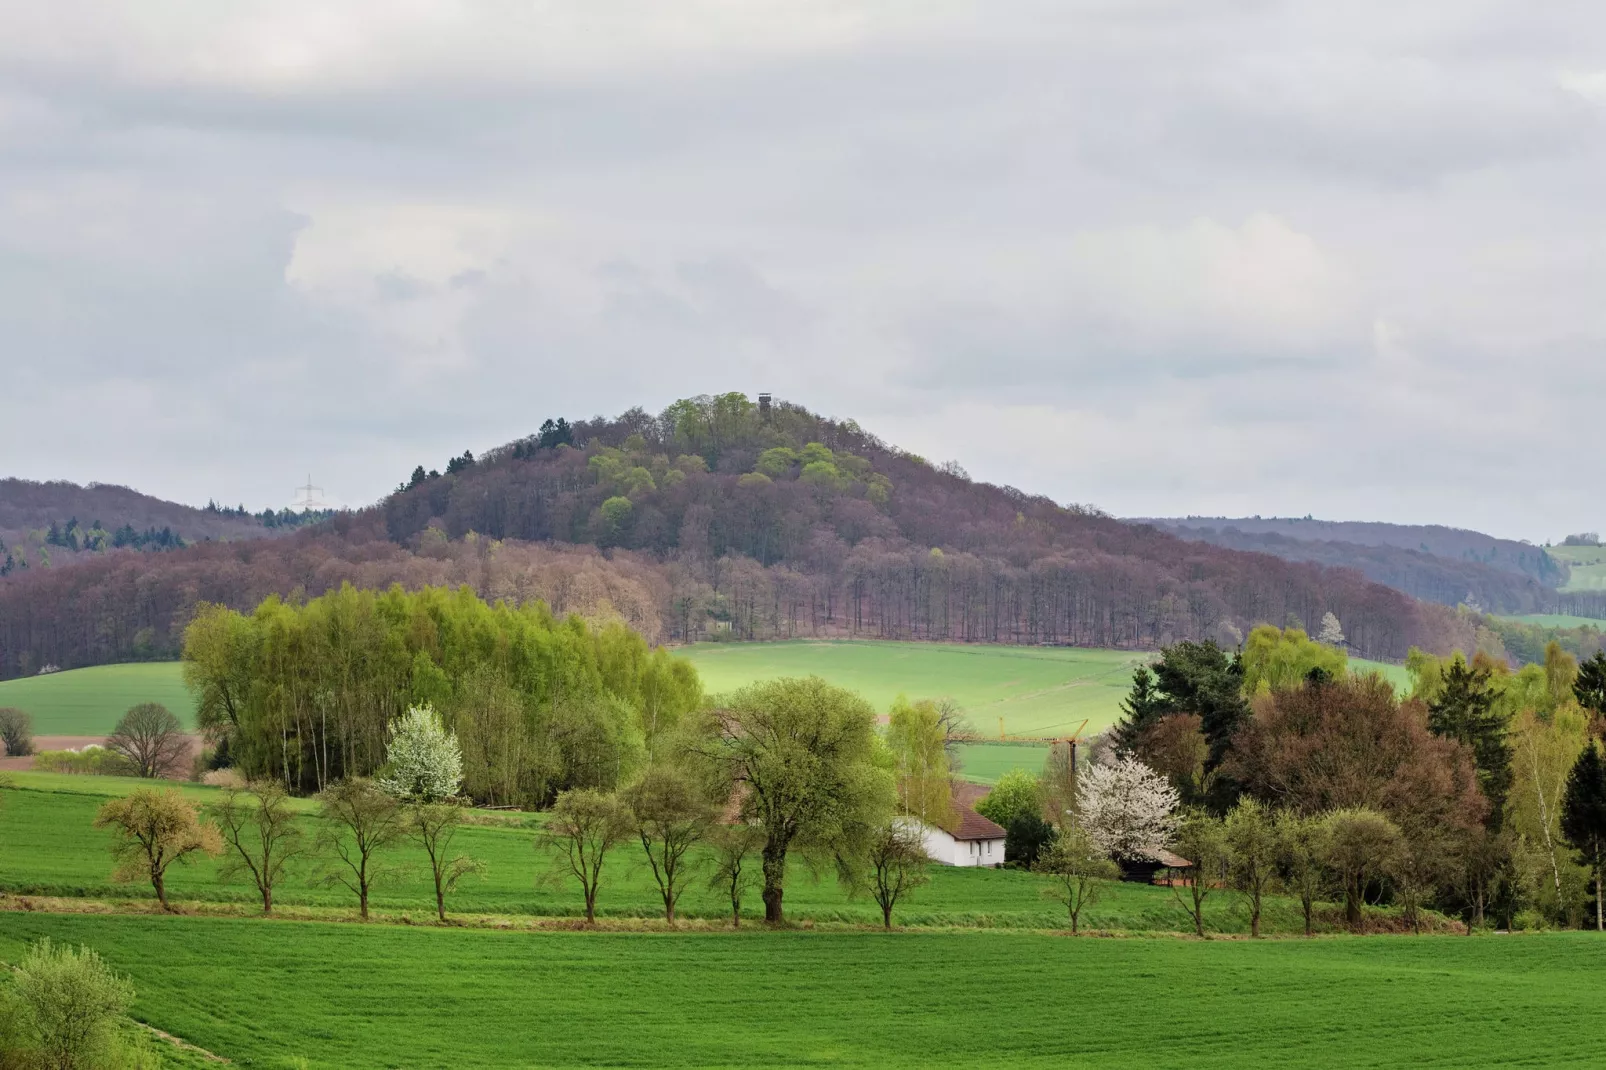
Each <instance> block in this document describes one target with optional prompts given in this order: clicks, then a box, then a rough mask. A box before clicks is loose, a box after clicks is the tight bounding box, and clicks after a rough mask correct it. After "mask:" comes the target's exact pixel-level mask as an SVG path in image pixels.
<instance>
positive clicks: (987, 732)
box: [676, 639, 1153, 736]
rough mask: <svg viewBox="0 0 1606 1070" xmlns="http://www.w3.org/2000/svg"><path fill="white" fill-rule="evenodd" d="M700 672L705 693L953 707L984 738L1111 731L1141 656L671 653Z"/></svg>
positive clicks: (1043, 651)
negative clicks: (832, 691)
mask: <svg viewBox="0 0 1606 1070" xmlns="http://www.w3.org/2000/svg"><path fill="white" fill-rule="evenodd" d="M676 653H677V654H680V655H682V656H684V657H686V658H688V659H690V660H691V662H692V663H693V664H694V665H696V666H697V671H698V673H700V674H701V675H702V678H703V686H704V687H705V688H706V689H707V690H708V691H710V692H714V693H717V692H721V691H729V690H732V689H734V688H737V687H742V686H744V685H746V684H750V683H753V682H755V681H759V680H770V679H774V678H776V677H779V676H811V675H813V676H821V677H824V678H825V679H827V680H829V681H830V682H831V683H833V684H838V685H840V686H842V687H846V688H848V689H850V690H853V691H857V692H858V693H859V694H861V695H863V696H864V697H865V699H867V700H868V701H869V702H870V704H871V705H873V706H875V707H876V708H877V709H879V710H886V709H887V708H889V707H890V706H891V705H892V703H893V700H894V699H896V698H897V697H898V696H899V695H900V694H902V695H907V696H908V697H910V698H951V699H953V700H954V701H955V702H957V703H958V704H959V705H960V706H961V707H963V708H964V710H965V713H966V715H967V716H968V717H969V719H970V721H971V723H972V725H973V726H974V727H975V729H976V731H977V732H978V733H980V734H981V735H982V736H995V735H997V733H998V722H999V718H1003V721H1004V726H1005V728H1006V729H1007V730H1008V731H1009V732H1010V733H1011V734H1019V735H1051V734H1053V733H1055V732H1061V731H1064V732H1069V731H1072V730H1074V729H1075V728H1076V726H1077V725H1079V724H1080V723H1081V722H1082V721H1083V720H1084V719H1085V720H1087V721H1088V722H1089V724H1088V726H1087V730H1088V732H1089V733H1092V732H1097V731H1100V730H1101V729H1104V728H1107V727H1108V726H1110V725H1112V724H1114V723H1115V721H1116V718H1117V717H1118V716H1119V715H1120V710H1119V709H1118V708H1117V707H1118V704H1119V703H1120V701H1121V699H1122V698H1123V697H1124V696H1125V695H1126V692H1127V689H1128V688H1130V687H1131V686H1132V670H1133V669H1134V668H1136V667H1137V666H1139V665H1142V664H1144V663H1146V662H1148V661H1150V660H1152V658H1153V655H1152V654H1149V653H1145V652H1141V651H1126V650H1080V649H1075V648H1070V647H1021V646H970V645H965V644H959V643H898V642H888V641H882V640H866V641H847V640H841V641H838V640H829V641H827V640H803V639H799V640H790V641H786V642H777V643H698V644H695V645H692V646H688V647H682V648H680V649H679V650H677V651H676Z"/></svg>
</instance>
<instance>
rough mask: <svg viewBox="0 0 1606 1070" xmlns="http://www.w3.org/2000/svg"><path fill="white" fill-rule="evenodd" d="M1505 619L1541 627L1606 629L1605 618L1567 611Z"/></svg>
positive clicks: (1530, 614)
mask: <svg viewBox="0 0 1606 1070" xmlns="http://www.w3.org/2000/svg"><path fill="white" fill-rule="evenodd" d="M1505 619H1506V620H1520V621H1522V623H1524V624H1537V625H1539V626H1540V627H1541V628H1597V629H1600V630H1602V631H1606V620H1596V619H1594V618H1593V617H1574V616H1572V615H1570V614H1567V613H1525V614H1523V615H1522V616H1520V617H1506V618H1505Z"/></svg>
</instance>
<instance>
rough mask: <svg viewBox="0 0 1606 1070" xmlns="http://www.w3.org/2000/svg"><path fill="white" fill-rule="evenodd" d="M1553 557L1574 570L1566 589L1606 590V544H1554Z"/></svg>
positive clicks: (1551, 550)
mask: <svg viewBox="0 0 1606 1070" xmlns="http://www.w3.org/2000/svg"><path fill="white" fill-rule="evenodd" d="M1548 552H1549V554H1550V556H1551V557H1554V558H1556V559H1557V560H1558V561H1565V562H1567V564H1568V566H1569V567H1570V568H1571V570H1572V574H1571V575H1570V576H1569V577H1568V580H1567V586H1565V587H1563V588H1562V590H1564V591H1606V546H1552V547H1550V548H1549V550H1548Z"/></svg>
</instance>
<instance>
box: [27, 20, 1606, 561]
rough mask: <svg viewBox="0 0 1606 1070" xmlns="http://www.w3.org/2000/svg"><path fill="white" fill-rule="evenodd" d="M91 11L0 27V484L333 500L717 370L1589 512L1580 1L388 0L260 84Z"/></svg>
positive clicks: (1327, 483) (1605, 170) (1288, 494)
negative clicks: (422, 7) (444, 22)
mask: <svg viewBox="0 0 1606 1070" xmlns="http://www.w3.org/2000/svg"><path fill="white" fill-rule="evenodd" d="M5 6H6V5H5V3H4V0H0V8H4V7H5ZM93 7H94V5H92V4H84V5H74V4H71V3H65V2H64V3H63V4H60V5H53V6H51V7H50V8H49V9H48V10H47V9H43V8H39V7H37V6H34V7H32V8H28V9H20V8H19V9H18V15H19V17H18V18H17V19H16V20H15V28H16V31H17V32H16V34H13V35H11V39H10V40H9V41H8V42H5V43H0V57H3V62H0V338H4V347H5V355H6V358H7V359H6V363H7V365H8V369H7V372H8V374H7V377H6V379H5V381H4V384H3V385H0V472H4V473H6V474H9V473H13V472H14V473H18V474H23V475H32V476H61V477H68V478H75V479H80V480H88V479H116V480H119V481H124V482H129V483H132V484H134V485H137V486H141V487H143V488H146V489H149V490H151V491H153V492H156V493H165V494H169V495H173V496H177V497H181V498H185V499H187V500H191V501H204V500H205V499H206V498H207V497H209V496H223V497H227V498H231V499H233V498H237V497H240V496H242V495H243V496H244V497H245V498H246V500H247V501H248V502H249V503H251V504H258V502H257V499H261V502H260V504H267V503H268V502H269V501H276V502H277V501H282V500H283V499H285V498H287V497H288V492H287V490H285V489H284V486H285V484H287V483H291V484H293V483H294V482H295V481H296V480H297V479H300V478H303V477H304V476H305V474H306V469H307V468H308V467H312V468H313V469H314V475H315V476H316V477H317V479H318V480H319V481H320V482H324V483H326V484H328V485H329V486H330V488H331V490H334V491H337V492H338V493H339V494H340V495H341V497H343V498H344V499H345V500H347V501H353V502H360V501H364V500H369V499H372V498H374V497H376V496H378V495H379V494H382V493H384V492H385V491H386V490H388V489H389V488H390V487H391V486H393V485H394V484H395V482H396V481H397V479H399V478H401V477H402V476H404V475H405V473H406V472H407V471H409V470H410V469H411V467H412V466H413V465H414V464H417V463H419V462H420V461H422V462H425V463H427V464H432V465H436V466H438V465H439V464H440V463H441V462H442V461H443V460H444V458H445V456H447V455H448V454H452V453H458V452H461V450H462V449H464V448H473V449H475V450H476V451H479V450H482V449H484V448H485V447H487V446H489V445H493V444H495V443H497V442H500V441H505V440H506V439H508V438H511V437H513V436H514V435H517V434H522V433H527V432H528V431H529V430H530V429H531V428H533V427H534V426H536V425H537V424H538V423H539V421H540V420H541V419H543V418H545V417H546V416H549V415H557V414H560V413H566V414H568V415H570V416H578V415H584V414H587V413H591V412H596V411H616V410H618V409H622V408H624V407H626V406H628V405H631V404H635V403H642V404H646V405H648V406H649V407H651V406H657V405H662V404H664V403H666V402H668V401H670V400H672V399H673V398H674V397H676V396H680V395H684V394H692V393H698V392H703V391H709V390H720V389H730V388H745V389H748V390H750V391H751V390H757V389H771V390H774V391H775V392H777V393H779V394H781V395H782V396H786V397H790V398H795V399H796V400H798V401H801V402H804V403H806V404H809V405H811V406H814V407H816V408H819V409H822V410H824V411H828V412H834V413H838V414H841V415H844V416H848V415H851V416H854V417H856V418H858V419H859V420H860V421H861V422H863V423H865V424H866V425H867V426H870V427H872V428H875V429H877V430H878V431H881V432H882V433H883V434H885V435H886V436H887V437H889V438H892V439H894V440H899V441H903V442H905V444H907V445H908V446H909V447H910V448H912V449H915V450H917V451H919V452H922V453H927V454H929V455H932V456H939V457H949V456H953V457H957V458H958V459H959V460H960V461H961V462H962V463H964V464H965V465H966V467H967V468H969V469H970V470H971V471H972V472H973V473H974V474H976V475H978V476H979V477H983V478H988V479H991V480H993V481H997V482H1008V483H1013V484H1016V485H1019V486H1023V487H1025V488H1027V489H1030V490H1033V491H1042V492H1045V493H1048V494H1050V495H1052V496H1054V497H1056V498H1059V499H1061V500H1092V501H1097V502H1099V503H1100V504H1103V505H1105V506H1106V507H1108V508H1115V509H1119V510H1120V511H1124V512H1133V513H1143V514H1158V513H1166V512H1216V511H1221V512H1229V511H1247V512H1262V513H1271V512H1278V511H1285V512H1298V513H1304V512H1307V511H1314V512H1317V513H1323V512H1325V513H1327V514H1328V515H1338V514H1339V513H1342V514H1344V515H1351V516H1357V517H1378V518H1383V519H1391V518H1398V519H1413V520H1420V519H1435V520H1440V521H1443V522H1448V523H1468V524H1472V523H1477V524H1482V525H1485V526H1488V527H1490V528H1491V529H1493V530H1496V531H1497V532H1498V533H1502V534H1517V535H1526V536H1529V537H1543V536H1545V535H1547V534H1548V535H1555V534H1559V533H1562V532H1563V531H1564V530H1569V529H1575V528H1587V527H1589V526H1591V525H1594V526H1599V524H1601V523H1606V518H1603V517H1600V516H1599V515H1598V509H1599V506H1598V504H1597V503H1595V502H1594V501H1593V499H1588V498H1585V497H1582V496H1579V495H1578V494H1577V493H1576V490H1575V487H1574V477H1573V476H1572V475H1570V474H1568V473H1567V472H1565V471H1562V470H1561V469H1560V468H1559V467H1558V466H1547V465H1540V464H1537V463H1536V462H1535V460H1534V458H1536V457H1543V456H1570V455H1572V453H1571V451H1573V450H1575V449H1576V443H1577V435H1578V434H1579V433H1580V430H1579V429H1580V428H1582V427H1591V426H1593V423H1594V422H1595V420H1596V419H1597V417H1596V415H1595V414H1594V411H1593V409H1594V407H1595V406H1596V404H1597V401H1598V397H1599V396H1600V395H1599V391H1600V389H1601V388H1602V387H1606V381H1603V380H1602V378H1601V376H1602V375H1603V374H1606V372H1603V371H1602V369H1603V368H1606V361H1603V360H1602V359H1601V357H1602V356H1603V349H1606V312H1603V311H1602V309H1601V306H1600V302H1599V300H1598V294H1597V293H1596V290H1597V289H1598V283H1597V276H1598V270H1597V267H1598V261H1599V241H1598V238H1597V237H1595V236H1596V235H1598V234H1599V233H1600V232H1601V227H1602V226H1603V225H1606V206H1603V205H1602V204H1601V203H1600V200H1599V189H1600V188H1601V185H1602V179H1603V178H1606V152H1603V149H1606V146H1603V144H1602V130H1603V127H1602V124H1603V123H1606V106H1603V105H1602V103H1601V102H1598V101H1592V100H1591V99H1589V97H1588V96H1587V95H1586V94H1583V93H1580V92H1578V91H1575V90H1573V89H1569V88H1568V85H1569V84H1570V83H1568V81H1567V77H1570V76H1573V75H1578V74H1580V73H1584V74H1587V73H1588V72H1598V71H1601V70H1606V15H1603V14H1602V12H1601V11H1600V9H1599V8H1598V6H1596V5H1591V4H1584V3H1577V2H1571V0H1559V2H1558V3H1556V4H1553V5H1550V4H1547V5H1544V6H1543V7H1541V8H1539V9H1535V8H1534V7H1533V6H1532V5H1524V4H1520V3H1518V2H1516V0H1478V2H1476V3H1454V2H1450V0H1442V2H1434V3H1426V4H1414V5H1400V4H1398V3H1383V2H1381V0H1377V2H1359V3H1355V4H1346V5H1318V4H1305V3H1292V2H1290V3H1279V2H1273V0H1243V2H1232V3H1225V2H1223V3H1212V4H1197V3H1190V2H1184V0H1148V2H1144V3H1132V2H1129V0H1128V2H1114V0H1098V2H1080V0H1079V2H1070V3H1067V2H1049V0H1021V2H1000V3H990V4H985V5H983V4H967V3H963V2H956V3H953V4H941V5H936V4H933V5H925V6H922V7H920V8H918V9H917V8H911V7H908V6H899V5H895V4H886V5H882V4H876V3H871V2H868V0H867V2H866V4H864V5H861V6H860V7H859V8H856V9H855V14H858V15H860V16H861V18H860V19H859V21H858V23H855V24H854V25H853V26H851V27H849V29H848V30H846V31H842V32H838V30H837V29H836V28H834V27H832V26H826V27H825V28H824V29H821V27H820V26H818V25H816V24H815V23H814V22H812V21H810V20H811V19H813V18H814V17H815V15H814V14H813V13H812V12H813V9H812V8H811V7H810V6H809V5H801V4H800V5H788V4H785V3H781V2H779V0H777V3H776V4H774V5H772V8H773V10H771V9H770V8H766V9H765V10H766V11H771V16H772V17H771V18H770V23H771V25H768V26H765V27H762V28H761V29H755V28H753V26H751V25H748V24H746V23H743V24H742V26H741V27H739V28H738V31H734V32H733V33H734V35H726V36H720V35H718V34H711V35H710V36H709V39H708V40H709V42H711V43H707V42H705V43H703V44H699V45H698V46H697V48H696V49H694V50H691V51H687V50H685V48H684V47H683V43H682V42H680V41H679V40H678V39H676V35H666V36H665V37H664V38H663V39H662V40H656V41H655V40H649V39H646V38H643V40H644V41H645V43H642V41H636V43H635V44H632V45H630V47H628V48H627V47H625V45H623V44H620V45H618V46H617V48H616V49H615V50H614V51H610V50H609V47H608V46H605V45H598V44H597V43H596V42H597V41H606V40H610V39H609V38H606V37H595V36H593V37H592V38H588V39H585V40H584V41H583V42H582V43H583V44H584V45H585V49H584V51H585V53H586V54H585V56H584V57H583V59H584V62H583V63H582V62H580V61H578V60H577V61H575V62H574V63H569V62H567V61H564V60H563V57H562V56H557V57H556V58H554V55H553V54H552V52H551V49H550V48H547V49H546V50H545V51H543V50H542V49H543V47H545V46H542V47H537V46H535V45H530V44H529V43H528V42H530V41H531V40H535V38H532V37H531V36H529V34H530V33H531V29H532V28H531V27H530V26H527V25H523V24H522V23H521V24H519V25H517V26H514V25H509V24H506V23H501V24H499V23H498V21H497V19H498V16H497V15H496V11H497V10H498V9H497V8H496V7H494V6H493V7H486V8H483V9H477V10H472V11H470V12H469V14H467V15H465V17H464V19H463V20H462V22H461V24H454V26H453V27H452V28H451V31H450V33H448V34H444V35H443V36H442V37H441V39H440V42H439V44H440V47H439V48H438V49H425V48H423V47H422V46H420V45H419V44H418V42H419V41H424V42H428V41H429V37H428V35H427V33H426V34H424V36H422V37H420V36H417V33H418V32H421V31H418V29H417V27H412V28H411V29H410V30H408V32H409V33H414V36H413V37H407V36H406V35H405V34H403V32H402V31H403V30H404V29H407V26H406V25H405V23H406V20H407V19H408V18H409V17H411V16H410V15H409V14H408V13H407V12H401V11H396V12H392V11H389V10H387V9H386V7H385V6H383V5H375V6H374V7H373V8H372V9H371V12H370V13H369V14H368V15H366V16H363V17H361V18H359V17H358V16H357V15H355V14H353V12H356V11H358V10H359V9H358V8H355V7H352V8H342V9H341V13H342V14H343V15H345V16H346V18H347V20H348V21H349V22H350V28H351V29H352V31H353V34H354V35H355V36H354V37H353V38H352V39H353V40H356V41H359V42H362V41H366V42H369V43H370V44H371V45H372V47H371V48H367V49H366V50H363V51H361V53H360V55H359V56H358V59H359V60H360V61H361V63H357V62H356V61H353V62H352V63H349V64H343V62H341V57H340V55H338V54H334V58H333V59H327V58H326V59H325V60H324V61H320V62H322V63H323V65H322V66H319V65H318V64H317V63H312V64H311V65H310V66H309V67H308V68H307V69H306V70H305V71H301V70H300V69H299V68H297V69H295V70H291V71H290V73H287V74H284V77H283V80H282V81H280V82H275V81H273V80H272V79H268V78H266V76H264V78H263V79H258V80H257V81H252V80H251V79H249V78H246V77H244V76H238V77H237V76H235V73H236V72H232V71H229V70H227V69H224V68H219V67H217V66H216V65H214V67H212V68H207V69H201V70H198V69H194V68H192V67H191V66H189V65H188V64H191V62H192V60H193V59H194V57H195V56H197V55H200V56H207V55H212V54H214V53H215V54H216V55H219V56H222V55H227V54H228V52H227V47H226V46H229V45H230V42H234V43H235V44H237V43H238V41H240V40H244V39H247V38H248V36H249V33H250V31H249V30H248V29H247V28H246V24H245V23H244V22H243V21H236V22H230V18H231V17H232V16H231V15H230V13H229V11H228V9H223V8H219V9H215V10H214V11H212V12H209V13H208V18H210V19H215V20H216V23H217V25H216V27H213V28H212V29H207V28H205V27H202V28H200V29H197V28H195V27H194V26H190V25H188V24H186V25H177V24H175V25H173V26H167V25H164V24H162V23H161V22H160V20H161V19H162V18H172V17H175V16H173V14H172V12H167V13H166V14H163V13H161V12H159V11H157V9H149V10H148V11H146V12H145V13H144V14H142V15H141V16H140V17H141V18H143V19H147V20H149V21H148V23H146V24H143V25H144V28H145V29H146V30H148V31H149V33H148V34H147V35H146V36H145V37H140V38H131V39H130V43H129V44H128V45H127V46H126V47H125V46H124V45H122V44H120V43H119V42H118V40H117V39H116V38H115V35H113V36H112V37H111V38H110V39H108V38H107V35H106V34H101V33H99V32H98V31H96V30H95V27H94V26H92V25H90V24H89V23H91V22H93V21H94V20H93V19H91V18H90V16H91V14H92V13H93V12H92V9H93ZM279 8H282V9H283V11H284V12H289V14H285V15H284V16H283V20H281V21H278V22H274V23H273V30H274V32H275V33H278V34H280V35H281V38H282V39H276V40H275V41H274V42H270V43H273V44H275V45H286V44H288V45H296V44H298V43H299V42H298V41H297V40H296V39H295V35H296V34H297V33H307V34H312V33H313V32H314V31H313V30H311V29H307V28H305V27H302V26H301V25H300V24H298V23H296V22H295V21H294V18H293V15H294V12H295V11H296V10H299V8H297V7H296V5H293V4H284V5H277V6H276V8H275V9H268V8H265V7H264V8H262V9H261V10H260V11H258V12H257V14H258V15H261V14H262V12H263V11H267V12H269V13H270V14H274V13H275V12H276V11H277V10H278V9H279ZM130 10H132V9H130ZM551 10H558V9H556V8H555V9H551ZM572 10H573V11H575V12H582V13H588V12H589V11H591V10H595V9H593V8H589V7H585V8H583V7H582V5H578V4H576V5H574V7H573V8H572ZM606 12H607V14H608V17H610V18H616V19H620V20H623V21H621V22H620V23H618V25H619V26H626V27H630V28H632V34H635V33H636V29H635V27H636V26H637V24H638V23H639V25H640V26H650V25H651V23H650V21H649V19H648V16H650V15H651V14H652V12H651V10H650V5H645V4H643V5H642V6H641V7H640V8H639V10H638V9H632V8H631V6H630V3H629V2H628V0H618V2H616V3H613V4H610V5H606ZM23 14H26V15H27V16H28V17H27V18H26V19H25V18H22V17H21V15H23ZM633 14H634V15H639V16H640V18H639V19H633V18H632V17H631V16H632V15H633ZM738 14H741V13H739V12H738ZM709 17H712V16H709ZM731 17H735V16H731ZM743 17H747V16H743ZM243 18H244V16H241V19H243ZM308 25H309V26H310V25H314V24H308ZM610 25H613V24H610ZM398 27H401V29H398ZM426 29H427V28H426ZM535 29H539V27H535ZM680 29H681V30H682V31H683V30H685V29H686V28H685V27H681V28H680ZM168 30H171V31H172V32H171V33H168V32H166V31H168ZM761 31H762V32H761ZM648 32H649V31H648V30H641V31H640V33H641V34H647V33H648ZM653 32H656V31H653ZM29 34H33V35H34V36H33V37H31V38H30V37H29V36H28V35H29ZM208 34H214V36H212V37H208V36H207V35H208ZM242 34H244V35H247V38H241V37H240V36H239V35H242ZM231 35H233V36H231ZM398 35H400V36H398ZM521 35H523V36H521ZM743 35H747V36H745V37H744V36H743ZM619 36H620V39H621V40H622V39H624V38H626V37H631V35H630V34H623V33H621V34H620V35H619ZM679 36H687V35H686V34H684V33H682V34H680V35H679ZM393 40H394V41H399V42H400V43H395V44H392V42H393ZM632 40H634V38H632ZM167 41H172V42H175V43H174V44H172V45H170V46H169V45H166V44H164V42H167ZM313 43H314V44H316V43H317V42H313ZM136 45H137V46H138V47H135V46H136ZM381 46H383V47H381ZM164 48H171V49H172V51H170V52H163V49H164ZM523 48H528V50H529V52H528V55H527V56H526V55H524V54H523V53H521V52H520V49H523ZM247 51H248V52H249V50H247ZM289 54H292V55H295V54H299V53H297V52H296V51H295V49H294V48H291V49H290V53H289ZM309 54H313V55H315V56H316V55H321V53H318V52H317V50H316V49H310V51H309ZM376 57H377V58H376ZM347 68H352V69H347ZM356 68H360V69H356ZM353 69H355V73H353ZM270 73H272V72H270ZM944 413H947V414H952V416H953V418H952V419H951V420H949V419H945V418H943V417H942V416H941V415H940V414H944ZM77 426H85V427H88V428H92V429H93V433H92V434H80V435H62V434H60V433H59V429H60V428H62V427H77ZM956 428H958V429H966V430H964V431H956V430H955V429H956ZM107 441H114V442H116V443H117V444H118V446H117V449H116V450H115V451H113V450H108V449H107V448H106V446H105V445H104V443H105V442H107ZM44 442H49V443H50V447H49V448H48V449H45V448H41V446H40V444H41V443H44ZM1402 458H1405V459H1407V460H1408V463H1402ZM1313 471H1318V472H1321V473H1323V474H1322V476H1321V477H1320V479H1319V480H1317V481H1316V486H1314V487H1313V485H1312V480H1311V479H1310V477H1309V473H1311V472H1313ZM1491 488H1513V489H1510V490H1499V491H1495V492H1493V493H1491ZM1515 488H1523V489H1521V490H1519V489H1515ZM1316 496H1320V498H1321V500H1320V501H1312V498H1313V497H1316ZM1323 502H1327V503H1330V506H1331V507H1330V508H1327V509H1324V508H1322V503H1323ZM1424 511H1428V512H1431V513H1433V514H1434V515H1431V516H1425V515H1423V514H1424Z"/></svg>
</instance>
